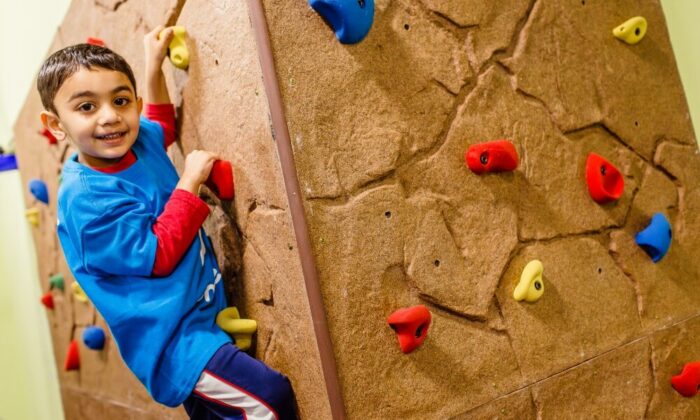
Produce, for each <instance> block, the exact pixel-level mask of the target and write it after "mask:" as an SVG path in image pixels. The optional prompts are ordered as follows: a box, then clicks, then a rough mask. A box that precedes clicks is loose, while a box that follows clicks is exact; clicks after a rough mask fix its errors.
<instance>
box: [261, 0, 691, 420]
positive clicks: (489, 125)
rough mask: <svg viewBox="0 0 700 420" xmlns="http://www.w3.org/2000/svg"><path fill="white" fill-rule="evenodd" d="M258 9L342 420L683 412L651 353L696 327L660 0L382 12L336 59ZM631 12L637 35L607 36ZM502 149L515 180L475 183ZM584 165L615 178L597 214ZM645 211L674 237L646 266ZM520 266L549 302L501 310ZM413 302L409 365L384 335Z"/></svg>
mask: <svg viewBox="0 0 700 420" xmlns="http://www.w3.org/2000/svg"><path fill="white" fill-rule="evenodd" d="M264 4H265V7H266V13H267V18H268V21H269V24H270V28H271V30H270V32H271V38H272V47H273V52H274V54H275V60H276V66H277V73H278V77H279V80H280V85H281V90H282V97H283V99H284V104H285V113H286V116H287V122H288V125H289V134H290V137H291V139H292V143H293V146H294V151H295V161H296V164H297V168H298V172H299V177H300V182H301V185H302V193H303V194H304V198H305V200H306V210H307V217H308V220H309V225H310V230H311V235H312V239H313V242H314V253H315V255H316V258H317V260H318V267H319V273H320V279H321V285H322V290H323V293H324V299H325V303H326V308H327V312H328V317H329V324H330V329H331V336H332V339H333V343H334V346H335V354H336V358H337V360H338V364H339V372H340V379H341V385H342V389H343V393H344V398H345V405H346V409H347V412H348V416H349V417H350V418H363V419H364V418H373V419H374V418H376V419H380V418H381V419H384V418H425V417H426V416H427V417H431V416H434V417H436V418H450V417H456V418H542V417H547V418H576V416H577V415H586V416H590V417H596V416H597V417H599V418H612V417H619V418H639V417H644V416H645V415H648V416H650V417H653V414H654V413H653V411H650V402H651V401H655V399H658V398H659V396H658V395H659V392H664V393H666V395H665V397H664V398H667V399H671V400H674V401H678V400H680V399H681V397H679V396H678V395H677V394H676V393H675V392H674V391H672V390H670V388H669V386H668V380H669V379H670V378H669V375H670V373H671V371H673V372H674V373H678V372H680V369H681V368H682V363H681V362H680V361H678V360H677V359H674V362H675V365H674V367H673V368H667V370H666V371H665V372H664V375H665V376H662V375H661V374H660V372H657V365H658V364H655V362H653V360H654V354H655V353H654V351H653V350H652V347H651V344H650V340H651V341H653V337H654V334H661V332H660V331H666V333H665V334H673V331H675V330H674V329H675V328H683V327H682V326H684V325H685V323H686V322H689V321H686V320H687V319H688V317H692V316H696V315H698V309H697V308H698V303H699V302H700V297H698V296H697V290H700V289H699V288H697V287H696V285H695V283H696V282H697V281H698V280H700V276H699V274H698V273H697V268H696V267H697V260H698V257H700V254H699V253H700V247H698V246H697V242H696V239H695V237H697V235H695V234H694V232H697V229H698V227H700V226H698V225H697V223H698V220H697V219H698V216H697V214H698V213H697V211H695V207H694V206H695V205H696V204H697V203H696V201H697V200H696V196H698V195H700V194H696V190H697V185H698V183H699V182H700V178H698V175H699V174H698V172H697V171H695V167H696V166H697V164H698V162H700V158H699V157H698V155H697V147H696V144H695V137H694V133H693V131H692V126H691V125H690V120H689V117H688V112H687V106H686V103H685V98H684V94H683V90H682V86H681V84H680V80H679V77H678V73H677V70H676V64H675V59H674V57H673V53H672V50H671V46H670V42H669V39H668V34H667V33H666V30H665V24H664V17H663V13H662V11H661V7H660V5H659V3H658V2H657V1H642V2H633V1H622V2H605V1H595V0H585V1H582V0H575V1H574V0H571V1H566V0H561V1H544V0H533V1H507V2H496V3H493V4H490V3H487V2H471V1H463V0H421V1H408V0H377V2H376V10H375V19H374V26H373V28H372V30H371V31H370V33H369V35H368V36H367V38H365V39H364V41H362V42H361V43H360V44H357V45H350V46H347V45H341V44H339V43H338V42H337V41H336V40H335V38H334V35H333V33H332V31H331V30H330V29H329V28H328V27H327V26H326V24H325V23H324V21H323V20H322V19H321V18H320V17H319V16H318V15H316V14H315V12H313V10H311V9H310V8H309V7H308V6H307V5H306V4H305V2H297V1H292V0H286V1H265V2H264ZM636 15H643V16H645V17H646V18H647V20H648V21H649V25H650V26H649V28H650V29H649V31H648V32H647V35H646V37H645V39H644V40H642V42H640V43H639V44H638V45H636V46H629V45H627V44H624V43H622V42H620V41H619V40H617V39H615V38H614V37H612V35H611V31H612V28H613V27H615V26H617V25H618V24H619V23H621V22H623V21H624V20H626V19H628V18H629V17H632V16H636ZM446 57H449V59H447V58H446ZM464 58H466V62H465V61H464ZM426 101H428V103H429V104H430V105H429V106H426V105H425V104H426ZM501 138H506V139H510V140H512V141H513V143H514V144H515V146H516V149H517V150H518V153H519V155H520V165H519V167H518V169H517V170H516V171H515V172H513V173H506V174H500V175H484V176H476V175H474V174H472V173H471V172H470V171H469V170H468V169H467V168H466V167H465V165H464V152H465V151H466V149H467V148H468V147H469V146H470V145H472V144H475V143H480V142H484V141H489V140H496V139H501ZM590 152H596V153H599V154H601V155H603V156H604V157H606V158H607V159H609V160H610V161H611V162H613V163H614V164H615V165H616V166H617V167H618V168H619V169H620V170H621V171H622V173H623V176H624V178H625V184H626V188H625V192H624V194H623V195H622V197H621V198H620V200H619V201H618V202H616V203H614V204H608V205H602V206H601V205H598V204H596V203H595V202H593V201H592V200H591V198H590V196H589V193H588V190H587V186H586V183H585V162H586V158H587V155H588V153H590ZM657 211H662V212H665V213H666V214H667V215H668V216H669V217H670V219H671V221H672V223H673V226H674V242H673V244H672V246H671V251H670V252H669V254H668V255H667V256H666V258H665V259H664V260H662V261H661V262H660V263H659V264H653V263H652V262H651V261H650V259H649V258H648V257H647V256H646V254H644V253H643V251H642V250H641V249H640V248H638V247H637V246H636V244H635V243H634V234H636V232H638V231H639V230H641V229H642V228H644V227H645V226H646V224H647V223H648V220H649V218H650V217H651V216H652V214H653V213H655V212H657ZM533 258H538V259H541V260H542V261H543V262H544V267H545V269H544V273H545V274H544V281H545V285H546V287H545V294H544V296H543V297H542V299H541V300H540V301H539V302H537V303H535V304H526V303H518V302H515V301H514V300H513V299H512V291H513V288H514V286H515V283H516V282H517V280H518V278H519V276H520V272H521V271H522V269H523V267H524V265H525V264H526V263H527V262H528V261H529V260H530V259H533ZM418 303H423V304H426V305H427V306H428V307H429V308H430V310H431V312H432V314H433V317H434V318H433V319H434V326H433V328H432V329H431V331H430V333H429V336H428V338H427V340H426V341H425V343H424V345H423V346H422V347H421V348H419V349H418V350H416V351H415V352H414V353H411V354H409V355H403V354H401V353H400V351H399V350H398V347H397V345H396V342H395V340H396V338H395V336H394V333H393V332H392V331H391V329H389V328H388V327H387V326H386V321H385V320H386V317H387V316H388V315H389V314H390V313H391V312H393V311H394V310H396V309H398V308H400V307H405V306H409V305H413V304H418ZM448 320H449V321H450V322H448ZM477 332H478V333H477ZM688 340H689V341H690V342H692V340H693V339H692V338H690V337H689V338H688ZM695 342H696V343H697V339H696V341H695ZM445 343H449V345H448V346H447V347H444V346H445ZM494 353H495V354H496V355H497V357H496V358H494ZM686 357H687V358H688V359H687V360H686V361H690V360H692V354H687V355H686ZM661 389H663V390H661ZM572 394H575V395H572ZM684 403H685V404H687V405H689V406H691V407H696V406H697V404H698V403H697V402H694V401H689V402H685V401H684Z"/></svg>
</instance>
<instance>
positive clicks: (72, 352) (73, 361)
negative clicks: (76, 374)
mask: <svg viewBox="0 0 700 420" xmlns="http://www.w3.org/2000/svg"><path fill="white" fill-rule="evenodd" d="M78 369H80V355H79V354H78V342H77V341H76V340H73V341H71V342H70V345H69V346H68V352H67V353H66V360H65V362H63V370H66V371H69V370H78Z"/></svg>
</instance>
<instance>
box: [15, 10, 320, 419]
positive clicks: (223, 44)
mask: <svg viewBox="0 0 700 420" xmlns="http://www.w3.org/2000/svg"><path fill="white" fill-rule="evenodd" d="M166 22H167V23H168V24H175V23H177V24H180V25H184V26H186V27H187V29H188V31H189V32H190V36H191V41H192V42H189V44H188V46H189V50H190V54H191V59H190V62H191V64H190V67H189V69H188V71H187V72H185V71H182V70H178V69H175V68H174V67H172V66H171V65H170V63H169V62H167V60H166V63H165V64H164V67H163V68H164V72H165V74H166V79H167V81H168V85H169V91H170V95H171V98H172V100H173V102H174V103H175V104H176V107H177V114H178V120H179V121H178V125H179V127H178V128H179V132H180V140H179V141H178V143H177V144H175V145H173V146H172V147H171V148H170V151H169V153H170V155H171V157H172V159H173V161H174V162H175V164H176V167H177V168H178V170H179V171H181V170H182V168H183V163H184V157H183V156H184V155H186V154H187V153H189V152H190V151H192V150H194V149H196V148H198V149H207V150H211V151H215V152H218V153H220V154H221V156H222V157H223V158H224V159H226V160H229V161H231V162H232V164H233V166H234V168H235V177H236V198H235V200H234V201H233V202H221V201H219V200H218V199H217V198H216V197H215V196H214V195H213V194H210V193H209V192H208V191H203V194H204V198H205V200H206V201H207V202H208V203H209V204H210V207H211V209H212V213H211V215H210V217H209V218H208V220H207V222H206V223H205V229H206V230H207V233H208V234H209V236H210V237H211V239H212V242H213V244H214V248H215V252H216V254H217V259H218V261H219V265H220V267H221V269H222V272H223V278H224V280H225V286H226V290H227V295H228V298H229V302H230V303H231V304H233V305H236V306H237V307H238V308H239V309H240V311H241V313H242V315H243V316H244V317H247V318H252V319H255V320H257V321H258V332H257V336H256V340H255V344H254V345H253V348H252V349H251V354H253V355H254V356H256V357H257V358H259V359H261V360H264V361H265V362H266V363H267V364H268V365H270V366H272V367H274V368H276V369H278V370H281V371H283V372H284V373H285V374H287V375H288V376H289V377H290V378H291V379H292V382H293V385H294V390H295V392H296V398H297V402H298V405H299V410H300V412H301V413H302V415H303V416H304V417H307V418H313V413H320V414H321V416H322V417H324V416H326V415H325V414H324V413H327V412H329V408H328V398H327V397H326V395H325V387H324V385H323V378H322V376H321V371H320V366H319V360H318V357H319V356H318V350H317V348H316V342H315V339H314V333H313V329H312V321H311V318H310V315H309V309H308V304H307V301H306V297H305V296H306V294H305V288H304V282H303V278H302V275H301V269H300V266H299V264H300V263H299V259H298V256H297V251H296V240H295V237H294V233H293V230H292V227H291V219H290V216H289V213H288V210H287V207H288V206H287V199H286V193H285V189H284V184H283V181H282V178H281V175H280V170H279V163H278V160H277V156H276V148H275V143H274V141H273V139H272V133H271V131H270V127H269V113H268V109H267V108H268V106H267V99H266V95H265V90H264V87H263V85H262V76H261V66H260V64H259V62H258V56H257V49H256V46H255V42H254V40H253V37H252V28H251V24H250V20H249V18H248V9H247V7H246V5H245V3H241V2H238V1H229V2H207V1H197V0H190V1H187V2H186V3H185V1H182V0H180V1H175V0H172V1H166V0H161V1H154V2H150V1H149V2H148V4H146V3H144V2H136V1H129V2H124V1H109V2H106V1H103V0H94V1H90V0H75V1H74V2H73V3H72V5H71V7H70V9H69V11H68V13H67V16H66V18H65V21H64V22H63V24H62V25H61V26H60V28H59V30H58V33H57V35H56V38H55V40H54V42H53V45H52V46H51V48H50V49H49V51H48V53H47V55H48V54H50V53H52V52H54V51H56V50H58V49H60V48H63V47H64V46H68V45H72V44H75V43H80V42H85V40H86V39H87V38H88V37H97V38H100V39H102V40H103V41H104V42H105V43H106V45H107V46H108V47H110V48H112V49H114V50H115V51H117V52H119V53H120V54H122V55H123V56H124V57H125V58H126V59H127V61H128V62H129V63H130V64H131V66H132V68H133V70H134V73H135V75H136V79H137V81H138V89H139V92H140V94H142V93H143V89H144V85H143V72H144V62H143V34H145V33H146V32H147V31H149V30H151V29H152V28H154V27H155V26H157V25H158V24H160V23H166ZM41 110H42V106H41V101H40V98H39V96H38V93H37V92H36V90H35V89H32V91H31V92H30V93H29V96H28V99H27V102H26V104H25V105H24V108H23V111H22V113H21V115H20V117H19V118H18V120H17V123H16V125H15V136H16V145H17V154H18V160H19V165H20V170H21V174H22V178H23V180H24V182H25V183H28V182H29V180H31V179H34V178H38V179H42V180H43V181H44V182H45V183H46V184H47V186H48V189H49V205H44V204H43V203H40V202H38V201H37V200H36V199H35V198H34V197H32V196H31V194H29V191H27V194H26V205H27V208H36V209H38V210H39V220H40V222H39V223H40V224H39V226H38V227H33V231H34V242H35V244H36V249H37V256H38V259H39V260H38V264H39V273H40V278H41V281H42V284H41V286H42V289H43V290H44V291H45V292H46V291H49V278H50V277H51V276H52V275H55V274H57V273H58V274H61V275H63V276H64V279H65V291H61V290H58V289H53V290H52V291H51V294H52V296H53V299H54V309H53V310H47V317H48V319H49V323H50V326H51V331H52V338H53V346H54V349H55V356H56V364H57V366H58V371H59V381H60V385H61V394H62V397H63V398H62V399H63V406H64V410H65V414H66V418H67V419H97V418H99V419H120V420H121V419H125V418H133V419H180V418H186V415H185V412H184V410H182V409H181V408H180V409H175V410H174V409H170V408H167V407H164V406H160V405H158V404H156V403H155V402H153V401H152V400H151V399H150V397H149V396H148V394H147V393H146V391H145V389H144V388H143V386H142V385H141V384H140V383H139V382H138V380H137V379H136V377H135V376H134V375H133V374H132V373H131V372H130V371H129V370H128V368H127V367H126V366H125V365H124V363H123V362H122V361H121V359H120V357H119V353H118V349H117V347H116V345H115V343H114V342H113V341H112V340H111V338H110V337H109V333H107V341H106V345H105V349H104V350H103V351H94V350H90V349H88V348H87V347H86V346H85V345H84V343H83V342H82V340H81V336H82V331H83V330H84V328H86V327H87V326H89V325H97V326H101V327H103V328H105V330H106V325H105V324H104V321H103V320H102V318H101V317H100V316H99V313H97V311H96V310H95V309H94V307H93V306H92V304H90V303H81V302H79V301H77V300H76V299H75V298H74V297H73V296H72V295H71V287H70V285H71V283H72V282H73V277H72V276H71V273H70V271H69V270H68V268H67V266H66V263H65V261H64V258H63V254H62V251H61V250H60V246H59V243H58V239H57V237H56V229H55V226H56V207H55V204H56V202H55V197H56V191H57V187H58V174H59V172H60V167H61V163H62V162H63V160H64V159H65V158H67V156H69V155H70V154H72V153H73V152H74V149H72V148H69V147H67V146H68V145H67V144H62V143H59V144H58V145H49V144H48V142H47V140H46V138H44V137H43V136H42V135H41V134H39V132H40V131H41V123H40V121H39V117H38V116H39V112H40V111H41ZM203 190H205V189H203ZM165 292H166V291H164V293H165ZM106 331H107V330H106ZM72 339H76V340H77V341H78V342H79V354H80V362H81V366H80V370H78V371H69V372H66V371H64V370H63V363H64V359H65V356H66V352H67V348H68V345H69V343H70V341H71V340H72ZM144 351H148V349H144Z"/></svg>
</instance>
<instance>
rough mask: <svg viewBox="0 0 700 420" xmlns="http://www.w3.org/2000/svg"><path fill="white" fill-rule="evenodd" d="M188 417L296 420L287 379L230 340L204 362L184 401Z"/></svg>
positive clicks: (202, 419)
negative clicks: (201, 370)
mask: <svg viewBox="0 0 700 420" xmlns="http://www.w3.org/2000/svg"><path fill="white" fill-rule="evenodd" d="M183 405H184V406H185V411H187V414H189V416H190V418H191V419H195V420H210V419H211V420H214V419H235V420H246V419H247V420H263V419H264V420H287V419H296V418H297V416H296V409H295V403H294V394H293V392H292V386H291V384H290V383H289V379H287V377H286V376H284V375H282V374H281V373H279V372H277V371H276V370H273V369H271V368H269V367H268V366H267V365H265V364H264V363H263V362H261V361H259V360H257V359H254V358H252V357H250V356H248V355H247V354H246V353H245V352H243V351H241V350H240V349H239V348H238V347H236V346H234V345H233V344H231V343H228V344H225V345H224V346H222V347H221V348H220V349H219V350H218V351H217V352H216V353H215V354H214V356H213V357H212V358H211V360H210V361H209V363H207V366H206V368H204V372H202V375H201V376H200V377H199V381H198V382H197V385H195V388H194V391H192V394H190V396H189V397H188V398H187V399H186V400H185V402H184V403H183Z"/></svg>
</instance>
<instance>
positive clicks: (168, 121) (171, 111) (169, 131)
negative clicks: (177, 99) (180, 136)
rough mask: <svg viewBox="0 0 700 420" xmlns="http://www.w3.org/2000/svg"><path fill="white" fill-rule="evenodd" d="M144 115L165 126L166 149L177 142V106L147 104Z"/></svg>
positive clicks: (164, 142)
mask: <svg viewBox="0 0 700 420" xmlns="http://www.w3.org/2000/svg"><path fill="white" fill-rule="evenodd" d="M144 115H145V116H146V118H148V119H149V120H151V121H155V122H157V123H159V124H160V126H161V127H163V137H164V138H163V145H164V146H165V148H166V149H167V148H168V146H170V145H171V144H173V143H174V142H175V106H174V105H173V104H146V106H145V109H144Z"/></svg>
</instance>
